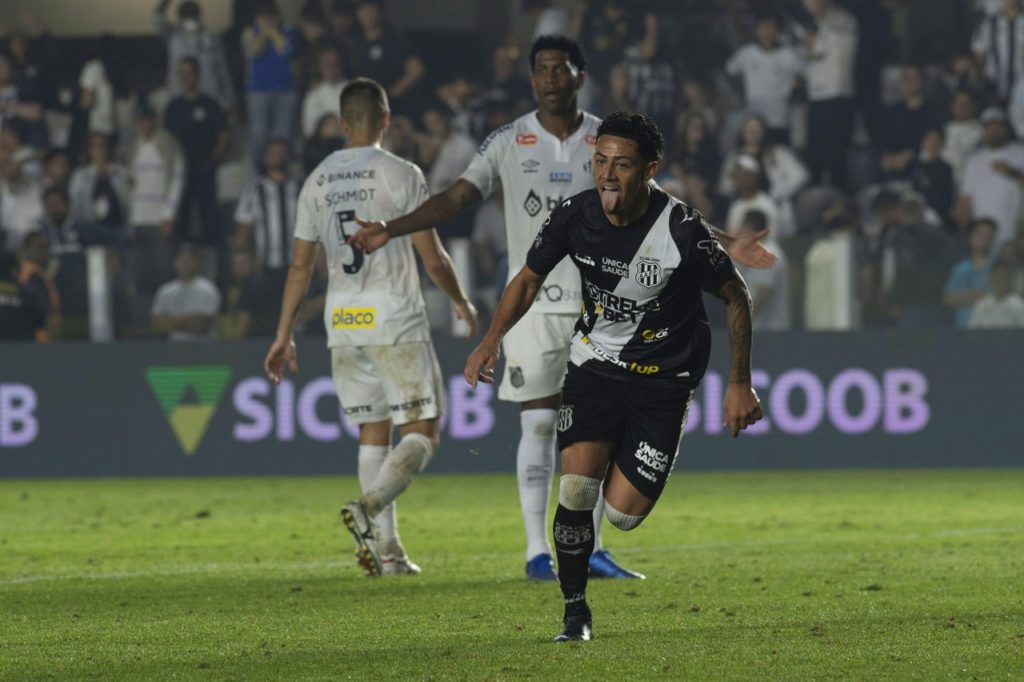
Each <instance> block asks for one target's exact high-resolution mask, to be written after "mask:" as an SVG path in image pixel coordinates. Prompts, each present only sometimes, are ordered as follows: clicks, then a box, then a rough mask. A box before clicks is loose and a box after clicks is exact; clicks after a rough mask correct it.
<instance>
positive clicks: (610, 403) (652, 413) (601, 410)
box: [557, 365, 693, 500]
mask: <svg viewBox="0 0 1024 682" xmlns="http://www.w3.org/2000/svg"><path fill="white" fill-rule="evenodd" d="M692 399H693V387H692V386H688V385H684V384H680V385H679V386H669V387H665V386H651V385H645V382H644V380H643V378H642V377H637V378H636V379H633V380H619V379H610V378H608V377H605V376H602V375H601V374H598V373H596V372H593V371H590V370H587V369H585V368H581V367H576V366H575V365H569V372H568V374H567V375H566V378H565V386H564V387H563V388H562V405H561V407H560V408H559V410H558V422H557V427H558V447H559V449H564V448H566V447H568V446H569V445H572V444H573V443H578V442H580V441H592V440H604V439H607V440H610V441H612V443H614V444H615V447H614V450H613V454H612V461H613V462H615V463H616V464H617V465H618V467H619V469H620V470H621V471H622V473H623V474H624V475H625V476H626V478H627V479H628V480H629V482H630V483H632V484H633V486H634V487H635V488H636V489H637V490H639V491H640V492H641V493H643V494H644V495H645V496H647V497H648V498H650V499H652V500H657V499H658V497H659V496H660V495H661V491H662V490H664V488H665V483H666V482H667V481H668V477H669V474H671V473H672V466H673V464H675V458H676V452H677V451H678V449H679V442H680V439H681V438H682V434H683V429H684V428H685V426H686V416H687V414H688V412H689V408H690V401H691V400H692Z"/></svg>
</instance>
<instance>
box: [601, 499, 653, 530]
mask: <svg viewBox="0 0 1024 682" xmlns="http://www.w3.org/2000/svg"><path fill="white" fill-rule="evenodd" d="M604 515H605V517H607V519H608V522H609V523H611V524H612V525H613V526H615V527H616V528H618V529H619V530H633V529H634V528H636V527H637V526H639V525H640V524H641V523H643V522H644V519H646V518H647V514H642V515H640V516H634V515H633V514H626V513H625V512H620V511H619V510H618V509H616V508H615V507H613V506H612V505H611V503H610V502H608V500H607V499H605V501H604Z"/></svg>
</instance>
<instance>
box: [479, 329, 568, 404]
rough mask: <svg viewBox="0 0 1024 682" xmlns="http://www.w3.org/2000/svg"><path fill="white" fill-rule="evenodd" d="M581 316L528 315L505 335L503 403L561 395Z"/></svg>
mask: <svg viewBox="0 0 1024 682" xmlns="http://www.w3.org/2000/svg"><path fill="white" fill-rule="evenodd" d="M577 319H579V315H576V314H574V313H531V312H528V313H526V314H525V315H523V317H522V318H521V319H520V320H519V322H517V323H516V324H515V326H514V327H512V329H509V330H508V333H507V334H505V340H504V341H503V342H502V350H503V352H504V354H505V374H504V376H503V377H502V380H501V386H500V387H498V397H499V398H501V399H502V400H509V401H511V402H516V403H523V402H526V401H528V400H537V399H538V398H546V397H548V396H551V395H558V393H559V392H560V391H561V390H562V380H563V379H564V378H565V366H566V364H567V363H568V362H569V342H570V340H571V339H572V335H573V332H574V330H575V327H576V320H577Z"/></svg>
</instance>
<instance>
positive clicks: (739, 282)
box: [716, 274, 763, 438]
mask: <svg viewBox="0 0 1024 682" xmlns="http://www.w3.org/2000/svg"><path fill="white" fill-rule="evenodd" d="M716 296H718V297H719V298H721V299H722V300H723V301H725V309H726V327H727V328H728V330H729V388H728V389H726V392H725V402H724V404H723V409H722V425H723V426H728V427H730V428H731V429H732V436H733V438H735V437H736V436H737V435H739V432H740V431H742V430H743V429H745V428H747V427H748V426H750V425H751V424H753V423H755V422H756V421H757V420H759V419H760V418H761V417H762V416H763V413H762V412H761V401H760V400H758V398H757V393H756V392H755V391H754V387H753V386H752V385H751V382H750V347H751V340H752V336H753V332H752V323H751V301H750V292H749V291H748V290H747V284H746V282H744V281H743V278H742V277H740V276H739V274H736V275H735V276H734V277H731V278H730V279H728V280H726V282H725V284H723V285H722V288H721V289H719V290H718V292H717V293H716Z"/></svg>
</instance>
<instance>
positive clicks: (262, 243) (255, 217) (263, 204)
mask: <svg viewBox="0 0 1024 682" xmlns="http://www.w3.org/2000/svg"><path fill="white" fill-rule="evenodd" d="M290 163H291V158H290V152H289V149H288V143H287V142H286V141H284V140H273V141H271V142H270V143H269V144H268V145H267V149H266V151H265V152H264V155H263V168H264V170H263V174H262V175H258V176H256V177H255V178H253V179H252V180H250V181H249V183H248V184H247V185H246V186H245V189H244V190H242V197H241V198H240V199H239V200H238V206H237V207H236V208H235V223H236V225H235V244H236V246H241V247H246V248H252V249H254V250H255V251H256V260H257V262H258V264H259V266H260V269H261V270H262V271H263V272H264V273H265V274H266V275H267V276H268V277H270V278H272V279H275V281H278V283H279V284H281V285H283V283H284V277H285V275H286V274H287V272H288V262H289V261H290V260H291V245H292V240H291V237H292V230H293V228H294V225H295V207H296V202H297V200H298V196H299V181H298V180H297V179H296V178H294V177H292V176H291V175H290V174H289V170H288V169H289V165H290Z"/></svg>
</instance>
